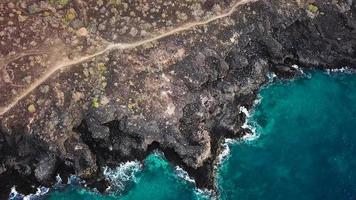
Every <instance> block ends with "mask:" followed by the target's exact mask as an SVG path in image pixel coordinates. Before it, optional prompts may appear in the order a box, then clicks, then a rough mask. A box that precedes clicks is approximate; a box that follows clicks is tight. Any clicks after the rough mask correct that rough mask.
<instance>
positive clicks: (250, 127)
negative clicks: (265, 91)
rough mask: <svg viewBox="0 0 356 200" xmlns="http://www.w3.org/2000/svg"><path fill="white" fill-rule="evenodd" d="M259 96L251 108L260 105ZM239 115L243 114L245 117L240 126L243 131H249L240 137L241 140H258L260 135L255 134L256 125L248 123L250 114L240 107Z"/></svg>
mask: <svg viewBox="0 0 356 200" xmlns="http://www.w3.org/2000/svg"><path fill="white" fill-rule="evenodd" d="M261 100H262V98H261V96H258V98H257V99H256V100H255V101H254V105H253V107H256V106H257V105H258V104H259V103H261ZM240 113H244V114H245V116H246V120H245V122H244V124H243V125H242V126H241V128H243V129H248V130H250V132H251V133H247V134H245V135H244V136H243V137H242V140H243V141H245V142H251V141H254V140H256V139H258V138H259V136H260V134H258V132H257V129H256V127H257V124H256V123H254V122H252V121H250V120H251V114H250V112H249V111H248V110H247V109H246V108H245V107H244V106H241V107H240Z"/></svg>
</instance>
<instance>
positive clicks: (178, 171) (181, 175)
mask: <svg viewBox="0 0 356 200" xmlns="http://www.w3.org/2000/svg"><path fill="white" fill-rule="evenodd" d="M175 171H176V174H177V176H178V177H179V178H181V179H184V180H186V181H188V182H190V183H194V184H195V180H194V179H192V178H190V177H189V175H188V172H186V171H184V169H182V168H181V167H179V166H176V167H175Z"/></svg>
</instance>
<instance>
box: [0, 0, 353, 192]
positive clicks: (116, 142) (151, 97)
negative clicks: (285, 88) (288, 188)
mask: <svg viewBox="0 0 356 200" xmlns="http://www.w3.org/2000/svg"><path fill="white" fill-rule="evenodd" d="M355 15H356V2H355V1H352V0H344V1H343V0H332V1H324V0H323V1H322V0H320V1H306V0H304V1H303V0H297V1H292V0H275V1H265V0H226V1H220V0H194V1H188V0H187V1H180V2H174V1H131V0H114V1H113V0H110V1H106V0H100V1H81V0H49V1H21V2H19V1H11V0H5V1H2V2H1V3H0V90H1V93H0V124H1V127H0V191H1V195H0V198H1V199H2V198H3V197H4V198H6V196H7V195H8V193H9V191H10V188H11V187H12V186H13V185H17V187H16V188H17V190H18V191H20V192H24V193H29V192H32V191H33V190H35V187H36V186H38V185H46V186H50V185H51V184H53V183H54V181H55V176H56V175H57V174H60V175H61V176H63V177H65V176H67V175H68V174H75V175H77V176H79V177H81V178H83V179H86V180H87V183H88V185H89V186H91V187H96V188H98V189H99V190H101V191H103V190H104V189H105V187H106V186H107V183H105V179H104V178H103V177H102V169H103V167H105V166H110V167H114V166H116V165H118V164H119V163H120V162H124V161H127V160H134V159H138V160H141V159H143V158H145V156H146V155H147V154H148V153H150V152H151V151H153V150H155V149H159V150H161V151H163V152H164V153H165V156H166V157H167V159H168V160H169V161H171V162H172V163H174V164H177V165H180V166H182V167H183V168H184V169H185V170H186V171H188V173H189V174H190V175H191V176H192V177H193V178H195V180H196V183H197V186H198V187H205V188H209V189H214V187H215V186H214V183H215V179H214V175H215V165H216V164H217V162H218V159H217V156H218V155H219V152H220V148H221V147H220V145H221V143H222V141H223V140H224V138H237V137H241V136H243V135H244V134H246V133H248V132H249V130H245V129H243V128H241V126H242V124H243V123H244V122H245V118H246V116H245V114H244V113H242V112H241V111H240V108H241V107H245V108H247V109H250V108H251V107H252V105H253V102H254V100H255V98H256V93H257V91H258V90H259V88H260V87H261V86H262V85H263V84H265V83H266V82H267V81H268V75H269V74H270V73H272V72H274V73H276V74H277V75H278V76H279V77H281V78H289V77H294V76H296V75H298V74H300V71H299V70H298V69H297V68H296V67H295V66H296V65H298V66H299V67H318V68H325V69H327V68H336V67H350V68H355V67H356V19H355ZM10 177H11V178H10ZM15 177H16V178H15ZM32 186H34V187H32Z"/></svg>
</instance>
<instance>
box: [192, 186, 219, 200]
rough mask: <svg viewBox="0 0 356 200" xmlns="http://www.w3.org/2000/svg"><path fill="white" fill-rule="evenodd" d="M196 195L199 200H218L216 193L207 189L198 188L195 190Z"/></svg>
mask: <svg viewBox="0 0 356 200" xmlns="http://www.w3.org/2000/svg"><path fill="white" fill-rule="evenodd" d="M194 193H195V195H196V197H197V199H198V200H200V199H209V200H216V199H217V197H216V194H215V192H214V191H213V190H209V189H206V188H202V189H200V188H196V189H195V190H194Z"/></svg>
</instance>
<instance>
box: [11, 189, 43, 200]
mask: <svg viewBox="0 0 356 200" xmlns="http://www.w3.org/2000/svg"><path fill="white" fill-rule="evenodd" d="M48 192H49V188H47V187H38V188H37V191H36V193H35V194H29V195H23V194H21V193H18V192H17V191H16V187H15V186H13V187H12V188H11V192H10V195H9V199H10V200H12V199H23V200H31V199H36V198H39V197H41V196H43V195H45V194H47V193H48Z"/></svg>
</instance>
